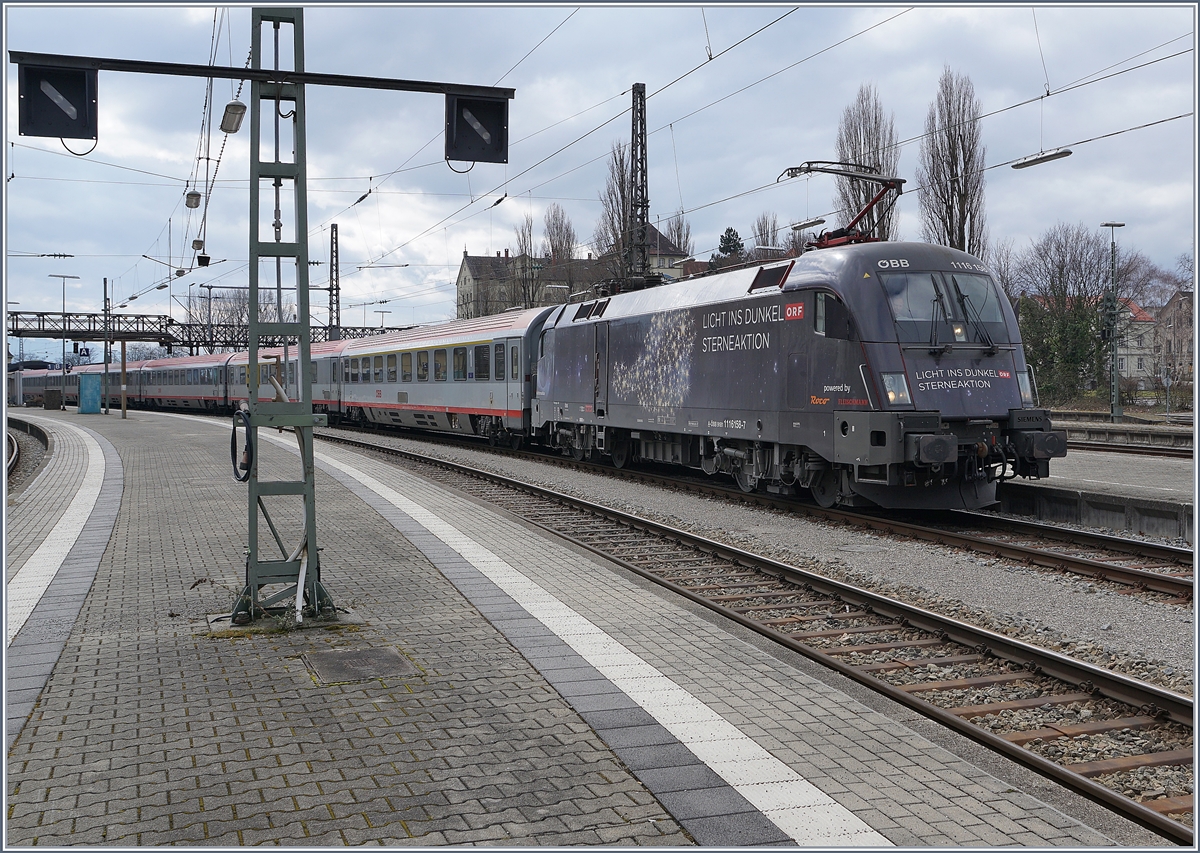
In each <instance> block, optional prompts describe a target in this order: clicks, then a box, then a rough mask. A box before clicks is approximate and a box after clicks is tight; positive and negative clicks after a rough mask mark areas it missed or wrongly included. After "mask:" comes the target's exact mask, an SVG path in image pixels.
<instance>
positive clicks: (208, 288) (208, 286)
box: [200, 284, 221, 354]
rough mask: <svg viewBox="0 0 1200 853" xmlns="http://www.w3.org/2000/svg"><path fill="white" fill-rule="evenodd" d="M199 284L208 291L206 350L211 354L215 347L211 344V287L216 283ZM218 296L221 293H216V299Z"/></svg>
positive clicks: (219, 296)
mask: <svg viewBox="0 0 1200 853" xmlns="http://www.w3.org/2000/svg"><path fill="white" fill-rule="evenodd" d="M200 286H201V287H203V288H204V289H205V290H207V291H208V351H209V353H210V354H211V353H212V352H213V351H214V350H215V349H216V347H215V345H214V344H213V324H212V301H213V288H214V287H215V286H216V285H212V284H202V285H200ZM220 298H221V294H219V293H218V294H217V299H220Z"/></svg>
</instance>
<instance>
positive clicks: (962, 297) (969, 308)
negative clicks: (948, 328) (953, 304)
mask: <svg viewBox="0 0 1200 853" xmlns="http://www.w3.org/2000/svg"><path fill="white" fill-rule="evenodd" d="M950 283H951V284H953V285H954V292H955V293H956V294H957V295H958V304H959V305H961V306H962V309H963V313H964V314H966V315H967V320H969V321H970V323H971V325H972V326H974V327H975V331H977V332H979V337H981V338H982V339H983V342H984V343H985V344H987V354H988V355H995V354H996V352H997V349H996V344H995V343H993V341H992V336H991V335H989V334H988V330H987V329H986V328H985V327H984V325H983V320H982V319H981V318H980V317H979V312H978V311H976V310H975V306H974V305H972V304H971V297H970V296H967V295H966V294H965V293H963V292H962V289H961V288H959V286H958V279H957V278H955V277H954V276H950Z"/></svg>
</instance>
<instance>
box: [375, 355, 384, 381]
mask: <svg viewBox="0 0 1200 853" xmlns="http://www.w3.org/2000/svg"><path fill="white" fill-rule="evenodd" d="M375 381H376V382H378V383H380V384H383V356H381V355H377V356H375Z"/></svg>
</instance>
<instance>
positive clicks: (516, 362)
mask: <svg viewBox="0 0 1200 853" xmlns="http://www.w3.org/2000/svg"><path fill="white" fill-rule="evenodd" d="M512 378H513V379H520V378H521V359H520V357H519V356H518V355H517V347H516V345H514V346H513V348H512Z"/></svg>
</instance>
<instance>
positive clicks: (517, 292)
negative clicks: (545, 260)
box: [509, 213, 540, 308]
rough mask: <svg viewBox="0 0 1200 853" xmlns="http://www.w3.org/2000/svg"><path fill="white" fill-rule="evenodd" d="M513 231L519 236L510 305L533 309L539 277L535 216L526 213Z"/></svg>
mask: <svg viewBox="0 0 1200 853" xmlns="http://www.w3.org/2000/svg"><path fill="white" fill-rule="evenodd" d="M513 231H515V232H516V235H517V250H516V252H514V253H513V254H514V257H513V267H512V274H511V276H510V279H509V280H510V281H511V283H512V292H511V293H510V294H509V304H510V305H513V306H515V305H520V306H522V307H524V308H532V307H533V306H534V305H536V304H537V290H538V282H537V275H536V270H535V269H534V265H535V264H536V263H537V259H536V258H535V257H534V256H533V252H534V247H533V216H532V215H531V214H528V213H526V214H525V218H524V219H522V220H521V224H520V225H517V226H515V227H514V228H513ZM538 266H540V264H538Z"/></svg>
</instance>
